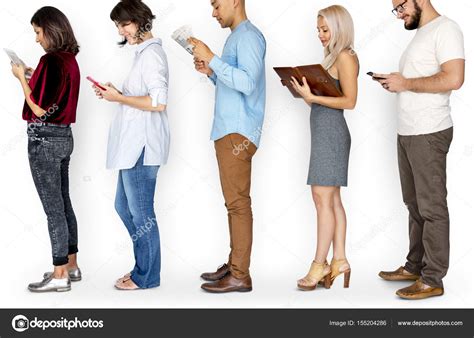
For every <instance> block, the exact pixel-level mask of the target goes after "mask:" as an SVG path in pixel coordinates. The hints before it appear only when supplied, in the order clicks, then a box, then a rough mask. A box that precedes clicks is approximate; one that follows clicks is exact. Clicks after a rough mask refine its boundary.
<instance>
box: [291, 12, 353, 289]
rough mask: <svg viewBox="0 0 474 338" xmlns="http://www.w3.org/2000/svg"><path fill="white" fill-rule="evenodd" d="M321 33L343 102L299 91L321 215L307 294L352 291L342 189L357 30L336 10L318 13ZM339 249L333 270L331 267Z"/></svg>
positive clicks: (326, 63) (302, 285) (301, 284)
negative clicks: (307, 111) (339, 285)
mask: <svg viewBox="0 0 474 338" xmlns="http://www.w3.org/2000/svg"><path fill="white" fill-rule="evenodd" d="M317 25H318V26H317V29H318V34H319V40H321V43H322V45H323V47H324V55H325V58H324V60H323V62H322V65H323V67H324V68H325V69H326V70H327V71H328V73H329V74H330V75H331V77H333V78H334V82H335V83H336V85H337V86H339V88H340V89H341V91H342V93H343V95H342V96H341V97H323V96H315V95H313V94H312V93H311V90H310V88H309V86H308V83H307V81H306V79H303V84H302V85H301V84H299V83H298V81H297V80H296V79H294V78H293V81H292V83H293V87H294V89H295V90H296V91H298V92H299V93H300V94H301V95H302V97H303V98H304V100H305V101H306V103H308V104H309V105H311V107H312V109H311V161H310V168H309V175H308V185H310V186H311V191H312V195H313V200H314V203H315V205H316V211H317V224H318V226H317V249H316V256H315V259H314V261H313V262H312V264H311V268H310V271H309V273H308V274H307V275H306V277H304V278H302V279H300V280H298V288H299V289H301V290H305V291H308V290H314V289H315V288H316V286H317V285H318V283H320V282H321V283H324V286H325V287H326V288H329V287H330V286H331V285H332V283H333V282H334V279H335V278H336V277H337V276H339V275H342V274H344V277H345V278H344V287H349V279H350V272H351V267H350V265H349V262H348V261H347V258H346V251H345V242H346V223H347V221H346V213H345V210H344V206H343V204H342V200H341V187H345V186H347V172H348V163H349V152H350V147H351V135H350V133H349V129H348V127H347V124H346V121H345V119H344V109H349V110H351V109H354V107H355V105H356V102H357V77H358V73H359V62H358V58H357V55H356V54H355V52H354V50H353V45H354V25H353V22H352V18H351V15H350V14H349V12H348V11H347V10H346V9H345V8H344V7H342V6H330V7H328V8H325V9H323V10H321V11H320V12H319V13H318V22H317ZM331 244H332V248H333V259H332V261H331V265H328V263H327V256H328V253H329V249H330V247H331Z"/></svg>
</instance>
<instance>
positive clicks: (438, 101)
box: [398, 16, 465, 135]
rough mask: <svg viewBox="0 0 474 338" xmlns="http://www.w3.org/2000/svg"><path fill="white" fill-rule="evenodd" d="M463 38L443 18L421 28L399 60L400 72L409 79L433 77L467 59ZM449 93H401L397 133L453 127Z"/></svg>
mask: <svg viewBox="0 0 474 338" xmlns="http://www.w3.org/2000/svg"><path fill="white" fill-rule="evenodd" d="M464 58H465V57H464V37H463V33H462V31H461V29H460V28H459V26H458V25H457V24H456V23H455V22H454V21H452V20H450V19H448V18H447V17H445V16H440V17H438V18H436V19H434V20H433V21H431V22H430V23H428V24H426V25H425V26H423V27H421V28H419V29H418V31H417V32H416V35H415V37H414V38H413V40H412V41H411V43H410V44H409V45H408V48H407V49H406V51H405V53H404V54H403V56H402V58H401V60H400V73H401V74H402V75H403V76H404V77H406V78H421V77H429V76H433V75H435V74H437V73H439V72H440V71H441V65H442V64H443V63H445V62H448V61H451V60H455V59H464ZM450 95H451V92H446V93H437V94H429V93H414V92H402V93H399V94H398V133H399V134H400V135H425V134H431V133H436V132H438V131H442V130H445V129H448V128H451V127H452V126H453V121H452V119H451V107H450V105H449V97H450Z"/></svg>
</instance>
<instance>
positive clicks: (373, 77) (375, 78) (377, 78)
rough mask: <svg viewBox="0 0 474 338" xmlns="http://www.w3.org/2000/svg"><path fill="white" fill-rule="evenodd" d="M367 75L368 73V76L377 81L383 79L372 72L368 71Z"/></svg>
mask: <svg viewBox="0 0 474 338" xmlns="http://www.w3.org/2000/svg"><path fill="white" fill-rule="evenodd" d="M367 75H369V76H370V77H372V79H374V80H377V81H379V80H385V78H384V77H377V76H374V72H368V73H367Z"/></svg>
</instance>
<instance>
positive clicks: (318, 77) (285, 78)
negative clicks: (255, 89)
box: [273, 65, 342, 98]
mask: <svg viewBox="0 0 474 338" xmlns="http://www.w3.org/2000/svg"><path fill="white" fill-rule="evenodd" d="M273 69H274V70H275V72H277V74H278V76H280V78H281V83H282V85H284V86H285V87H287V88H288V89H289V90H290V92H291V94H293V96H294V97H296V98H301V95H299V94H298V93H297V92H296V91H295V90H294V89H293V86H292V85H291V77H292V76H293V77H294V78H295V79H296V80H298V81H299V83H300V84H302V83H303V77H305V78H306V81H307V82H308V85H309V87H310V88H311V92H312V93H313V94H314V95H318V96H331V97H340V96H342V92H341V90H340V89H339V88H338V87H337V85H336V80H335V79H334V78H332V77H331V75H329V73H328V72H327V71H326V69H324V68H323V66H321V65H308V66H299V67H275V68H273Z"/></svg>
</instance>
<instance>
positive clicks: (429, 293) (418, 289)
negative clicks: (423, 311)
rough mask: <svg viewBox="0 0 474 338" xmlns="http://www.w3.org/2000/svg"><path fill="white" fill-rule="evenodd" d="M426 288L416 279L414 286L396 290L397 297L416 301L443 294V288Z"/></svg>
mask: <svg viewBox="0 0 474 338" xmlns="http://www.w3.org/2000/svg"><path fill="white" fill-rule="evenodd" d="M426 286H428V285H426ZM426 286H425V284H423V282H422V281H421V279H418V280H417V281H416V282H415V283H414V284H412V285H410V286H409V287H406V288H403V289H400V290H398V291H397V295H398V296H399V297H401V298H403V299H411V300H416V299H425V298H429V297H436V296H442V295H443V294H444V289H443V288H435V287H432V286H428V288H426Z"/></svg>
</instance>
